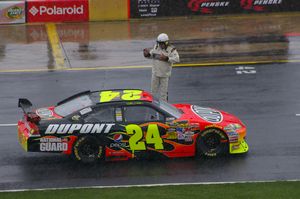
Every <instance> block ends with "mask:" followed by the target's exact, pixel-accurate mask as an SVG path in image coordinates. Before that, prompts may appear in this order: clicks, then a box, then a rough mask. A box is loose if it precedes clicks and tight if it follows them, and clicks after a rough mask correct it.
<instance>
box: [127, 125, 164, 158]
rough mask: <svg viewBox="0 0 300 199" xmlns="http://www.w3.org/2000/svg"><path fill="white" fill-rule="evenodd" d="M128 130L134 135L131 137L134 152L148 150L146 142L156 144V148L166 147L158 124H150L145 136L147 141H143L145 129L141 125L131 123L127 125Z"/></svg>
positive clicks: (130, 141) (129, 133) (130, 143)
mask: <svg viewBox="0 0 300 199" xmlns="http://www.w3.org/2000/svg"><path fill="white" fill-rule="evenodd" d="M126 132H127V134H128V135H132V136H131V137H130V138H129V147H130V149H131V150H132V151H133V152H134V151H141V150H146V144H154V148H155V149H156V150H162V149H164V146H163V140H162V139H161V137H160V134H159V130H158V126H157V125H156V124H149V126H148V129H147V134H146V137H145V140H146V143H145V142H144V141H141V140H142V139H143V130H142V128H141V127H140V126H138V125H136V124H129V125H127V126H126Z"/></svg>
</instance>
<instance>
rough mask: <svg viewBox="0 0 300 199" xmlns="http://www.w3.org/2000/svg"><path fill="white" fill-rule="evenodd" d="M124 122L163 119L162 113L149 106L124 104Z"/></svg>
mask: <svg viewBox="0 0 300 199" xmlns="http://www.w3.org/2000/svg"><path fill="white" fill-rule="evenodd" d="M123 110H124V119H125V122H151V121H161V122H162V121H164V115H163V114H161V113H160V112H158V111H157V110H156V109H154V108H152V107H149V106H125V107H124V108H123Z"/></svg>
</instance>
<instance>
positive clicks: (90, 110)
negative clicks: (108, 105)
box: [79, 107, 92, 115]
mask: <svg viewBox="0 0 300 199" xmlns="http://www.w3.org/2000/svg"><path fill="white" fill-rule="evenodd" d="M89 112H92V109H91V108H90V107H88V108H84V109H82V110H81V111H79V113H80V114H81V115H85V114H87V113H89Z"/></svg>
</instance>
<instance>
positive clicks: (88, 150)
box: [73, 136, 105, 163]
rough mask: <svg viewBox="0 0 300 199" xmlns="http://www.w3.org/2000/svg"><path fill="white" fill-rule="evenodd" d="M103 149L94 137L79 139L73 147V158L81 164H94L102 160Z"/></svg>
mask: <svg viewBox="0 0 300 199" xmlns="http://www.w3.org/2000/svg"><path fill="white" fill-rule="evenodd" d="M104 148H105V147H104V145H102V144H100V142H99V141H98V140H97V138H95V137H92V136H84V137H80V138H79V139H78V140H77V141H76V142H75V144H74V146H73V156H74V157H75V159H76V160H78V161H80V162H82V163H94V162H96V161H97V160H99V159H104Z"/></svg>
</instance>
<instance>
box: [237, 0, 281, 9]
mask: <svg viewBox="0 0 300 199" xmlns="http://www.w3.org/2000/svg"><path fill="white" fill-rule="evenodd" d="M282 2H283V0H241V2H240V5H241V7H242V8H243V9H245V10H254V11H265V10H267V6H274V5H280V4H282Z"/></svg>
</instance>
